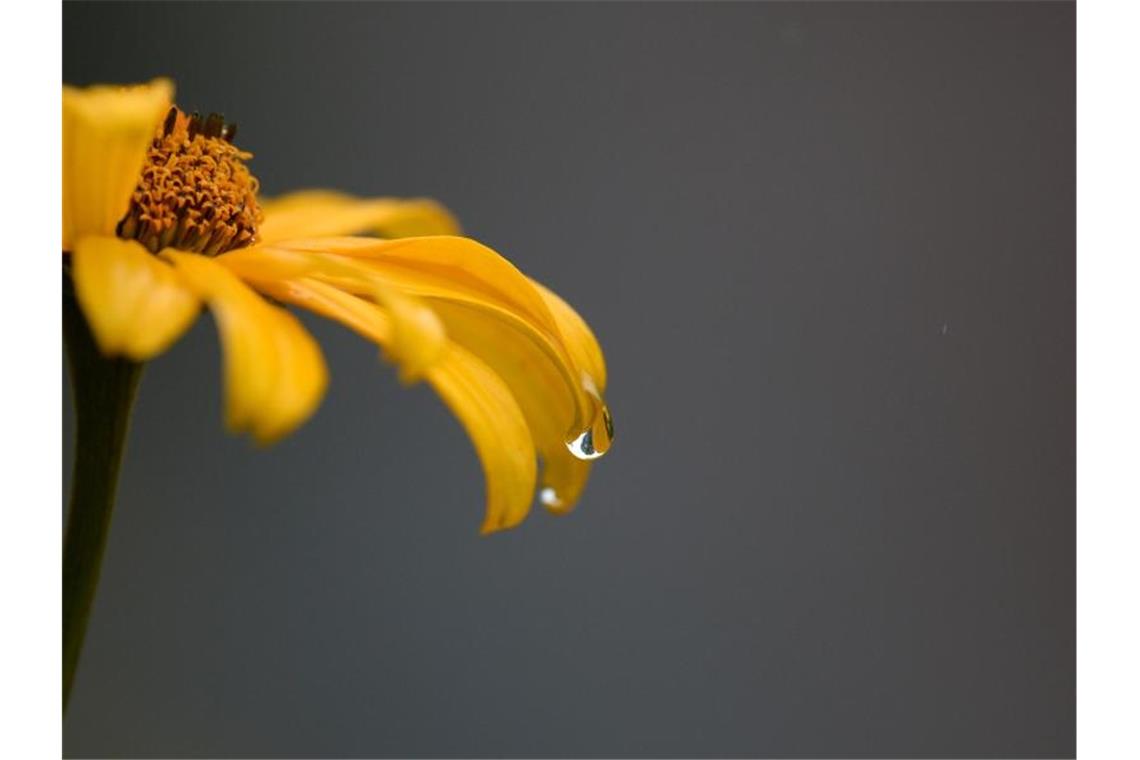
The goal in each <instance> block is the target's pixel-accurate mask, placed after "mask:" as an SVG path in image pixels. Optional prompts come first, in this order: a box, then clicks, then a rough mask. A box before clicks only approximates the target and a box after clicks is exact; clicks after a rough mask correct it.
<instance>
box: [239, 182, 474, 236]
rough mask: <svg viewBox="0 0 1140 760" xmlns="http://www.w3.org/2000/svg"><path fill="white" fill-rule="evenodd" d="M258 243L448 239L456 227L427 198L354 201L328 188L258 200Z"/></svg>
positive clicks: (442, 209) (457, 226) (456, 230)
mask: <svg viewBox="0 0 1140 760" xmlns="http://www.w3.org/2000/svg"><path fill="white" fill-rule="evenodd" d="M260 203H261V210H262V211H263V212H264V213H265V220H264V221H263V222H262V224H261V226H260V227H259V228H258V237H259V239H260V240H261V242H263V243H272V242H274V241H277V240H288V239H289V238H314V237H322V236H327V235H353V234H365V233H374V234H378V235H381V236H383V237H388V238H398V237H408V236H411V235H453V234H456V233H458V232H459V223H458V222H456V220H455V217H453V216H452V215H451V213H450V212H449V211H448V210H447V209H446V208H444V207H443V206H442V205H440V204H439V203H437V202H436V201H433V200H431V199H429V198H410V199H406V200H405V199H400V198H354V197H353V196H351V195H345V194H343V193H336V192H331V191H327V190H305V191H302V192H298V193H292V194H290V195H286V196H283V197H281V198H274V199H262V200H261V201H260Z"/></svg>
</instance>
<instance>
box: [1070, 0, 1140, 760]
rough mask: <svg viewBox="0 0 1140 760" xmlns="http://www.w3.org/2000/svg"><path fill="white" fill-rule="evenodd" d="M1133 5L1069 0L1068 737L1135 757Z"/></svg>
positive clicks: (1139, 535) (1137, 31)
mask: <svg viewBox="0 0 1140 760" xmlns="http://www.w3.org/2000/svg"><path fill="white" fill-rule="evenodd" d="M1138 46H1140V13H1138V12H1137V6H1136V4H1135V3H1130V2H1119V3H1116V2H1090V1H1089V0H1081V1H1080V2H1079V3H1078V5H1077V56H1078V66H1077V93H1078V94H1077V105H1078V117H1077V159H1078V163H1077V250H1078V251H1079V256H1078V264H1077V358H1078V364H1077V366H1078V370H1077V413H1078V414H1077V515H1078V518H1077V566H1078V572H1077V610H1078V625H1077V665H1078V669H1077V700H1078V701H1077V748H1078V753H1079V754H1080V756H1082V757H1091V758H1100V757H1104V758H1117V757H1140V743H1138V741H1137V736H1138V731H1140V728H1138V723H1137V722H1138V720H1140V700H1138V699H1137V696H1136V695H1137V689H1138V686H1140V657H1138V656H1137V651H1138V647H1140V592H1138V589H1137V586H1136V580H1137V578H1138V577H1140V573H1138V570H1137V568H1138V563H1137V555H1138V554H1140V519H1138V512H1140V493H1138V489H1137V475H1138V473H1140V456H1137V454H1138V448H1137V445H1136V441H1137V437H1138V436H1140V402H1138V394H1140V358H1138V353H1140V351H1138V349H1140V336H1138V335H1137V328H1140V277H1138V274H1140V266H1138V265H1137V257H1138V256H1140V240H1138V236H1137V233H1136V230H1137V224H1138V222H1140V193H1138V192H1137V186H1138V183H1140V147H1138V146H1140V81H1138V80H1140V78H1138V76H1137V72H1140V55H1138V53H1137V50H1138Z"/></svg>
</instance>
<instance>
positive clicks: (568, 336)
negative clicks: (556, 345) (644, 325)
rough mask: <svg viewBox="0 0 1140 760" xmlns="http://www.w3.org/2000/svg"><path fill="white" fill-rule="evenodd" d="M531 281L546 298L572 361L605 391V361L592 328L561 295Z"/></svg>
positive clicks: (599, 390)
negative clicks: (572, 358)
mask: <svg viewBox="0 0 1140 760" xmlns="http://www.w3.org/2000/svg"><path fill="white" fill-rule="evenodd" d="M530 282H531V284H532V285H534V287H535V289H536V290H538V292H539V295H541V296H542V299H543V300H544V301H546V305H547V307H548V308H549V309H550V313H551V315H553V317H554V321H555V322H557V323H558V329H559V330H560V331H561V333H562V338H563V340H564V341H565V343H566V348H567V350H568V351H569V352H570V355H571V356H573V357H574V361H576V362H577V363H578V366H580V367H581V368H582V369H584V370H585V371H586V372H587V373H588V374H589V375H590V377H591V378H592V379H593V381H594V385H595V386H596V388H597V390H598V392H599V393H603V392H605V390H606V360H605V357H604V356H603V355H602V348H601V346H599V345H598V339H597V338H596V337H594V331H593V330H591V329H590V326H589V325H588V324H586V320H584V319H582V317H581V316H580V315H579V314H578V312H576V311H574V308H573V307H572V306H570V304H568V303H566V302H565V301H564V300H562V297H561V296H559V295H558V294H557V293H555V292H554V291H552V290H550V289H548V288H547V287H546V286H545V285H543V284H542V283H540V282H537V281H535V280H531V281H530Z"/></svg>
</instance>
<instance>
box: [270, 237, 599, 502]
mask: <svg viewBox="0 0 1140 760" xmlns="http://www.w3.org/2000/svg"><path fill="white" fill-rule="evenodd" d="M279 246H280V247H282V248H286V249H294V250H302V251H310V252H316V251H325V252H332V253H334V254H335V255H337V256H339V257H342V258H346V259H356V260H359V261H360V262H362V263H364V264H367V265H368V266H370V267H371V268H372V270H373V271H374V272H375V273H376V274H377V276H379V277H381V278H382V279H383V280H384V281H385V282H388V283H389V284H390V285H391V287H393V288H397V289H399V290H401V291H403V292H406V293H409V294H412V295H415V296H418V297H420V298H421V299H424V300H426V301H427V302H428V303H429V304H430V306H431V308H432V309H433V310H434V311H435V312H436V313H437V314H438V315H439V316H440V317H441V318H442V320H443V322H444V325H445V327H446V329H447V334H448V337H449V338H450V339H451V340H453V341H455V342H456V343H458V344H459V345H461V346H463V347H464V348H465V349H467V350H468V351H470V352H471V353H473V354H475V355H476V356H478V357H479V358H480V359H481V360H482V361H484V362H486V363H487V364H488V365H489V366H491V367H492V368H493V369H494V370H495V372H496V373H497V374H498V375H500V376H501V377H502V378H503V379H504V380H505V381H506V383H507V385H508V386H509V387H510V389H511V392H512V393H513V395H514V396H515V398H516V399H517V401H518V403H519V406H520V407H521V408H522V410H523V412H524V414H525V415H526V419H527V422H528V424H529V426H530V429H531V433H532V436H533V437H534V440H535V442H536V444H537V446H538V449H539V451H540V453H541V454H542V457H543V459H544V461H549V462H552V463H553V464H552V465H551V466H549V467H548V468H547V472H546V473H545V474H544V481H549V482H547V483H546V484H547V485H549V486H551V487H556V488H557V491H558V493H559V499H558V504H557V505H553V504H552V505H551V506H553V507H554V508H555V509H556V511H566V510H568V509H569V508H570V507H571V506H572V505H573V503H574V501H575V500H576V499H577V496H578V495H579V494H580V492H581V488H582V485H584V483H585V477H586V474H588V472H589V468H588V466H583V467H576V466H572V465H570V464H562V463H561V459H562V458H563V457H564V456H565V455H567V454H568V447H569V448H571V449H573V451H574V452H575V453H576V455H577V457H578V458H581V459H592V458H595V457H597V456H601V455H602V454H604V453H605V452H606V451H607V450H608V448H609V446H610V443H611V441H612V438H613V422H612V419H611V417H610V415H609V411H608V409H607V408H606V406H605V404H604V402H603V401H602V399H601V394H602V388H603V387H604V383H605V362H604V360H603V358H602V354H601V349H600V348H599V347H598V345H597V340H596V339H595V338H594V336H593V334H592V332H590V330H589V328H588V327H586V326H585V323H584V322H583V321H582V320H581V317H579V316H578V315H577V314H576V313H575V312H574V311H573V310H572V309H571V308H570V307H569V306H568V305H566V304H565V303H564V302H563V301H561V299H558V298H557V297H556V296H554V295H553V294H551V293H549V291H545V290H544V289H542V288H539V287H537V286H536V284H535V283H534V282H533V281H531V280H529V279H528V278H527V277H525V276H524V275H523V274H522V273H521V272H519V271H518V270H517V269H516V268H515V267H514V266H513V265H511V264H510V263H509V262H507V261H506V260H505V259H503V258H502V257H500V256H498V254H496V253H494V252H493V251H491V250H490V249H488V248H486V247H484V246H481V245H479V244H478V243H475V242H474V241H469V240H464V239H461V238H448V237H432V238H413V239H406V240H398V241H376V240H368V239H360V238H340V239H332V240H312V241H298V240H291V241H286V242H283V243H280V244H279ZM326 255H328V253H326ZM317 276H319V277H322V279H324V280H325V281H327V282H329V283H330V284H333V285H335V286H337V287H339V288H342V289H347V290H350V291H352V292H356V293H360V294H366V292H365V291H364V290H362V289H361V288H360V287H359V285H358V284H357V283H355V282H353V281H352V279H351V278H343V277H325V276H324V275H319V274H318V275H317ZM556 315H557V316H556ZM595 376H597V377H595ZM564 473H565V475H564Z"/></svg>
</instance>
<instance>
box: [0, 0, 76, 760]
mask: <svg viewBox="0 0 1140 760" xmlns="http://www.w3.org/2000/svg"><path fill="white" fill-rule="evenodd" d="M0 26H2V28H3V29H4V30H5V34H4V45H2V46H0V71H2V72H3V77H4V86H3V90H0V92H2V93H3V98H4V108H3V113H4V118H3V119H0V130H2V133H0V134H2V140H3V142H2V143H0V144H2V145H3V146H4V151H3V155H4V161H3V168H2V169H0V176H2V180H0V208H3V209H4V212H3V213H4V215H3V223H4V235H3V238H2V240H3V243H2V248H3V250H0V288H2V290H0V325H3V330H4V342H3V352H4V353H3V365H2V366H3V372H0V378H2V380H0V382H2V386H0V403H2V404H3V407H4V416H3V425H2V426H0V431H2V432H0V509H2V510H3V515H4V518H5V519H4V530H3V532H2V534H0V579H2V581H0V582H2V583H3V589H2V592H0V593H3V596H2V597H0V598H2V599H3V601H4V623H3V626H0V653H2V657H3V665H2V666H0V667H2V670H0V672H3V674H4V678H3V684H4V685H3V691H2V692H0V694H2V697H0V698H2V700H3V702H2V704H0V715H3V716H4V721H3V725H4V729H3V734H2V739H0V747H2V749H0V756H3V757H20V758H38V757H60V756H61V755H62V751H63V740H62V731H61V728H60V726H61V723H60V716H61V713H62V710H61V703H60V679H61V666H60V659H61V657H60V652H61V634H60V618H61V613H60V593H61V592H60V561H61V552H62V549H61V545H60V544H61V537H62V522H61V518H62V491H63V483H62V477H61V472H60V468H61V465H62V441H61V438H62V436H61V426H62V414H63V412H62V409H61V398H62V396H61V393H62V390H63V383H62V379H63V375H62V373H63V355H62V346H63V339H62V337H61V333H60V327H61V325H60V322H61V318H60V282H61V281H60V271H59V255H60V254H59V250H58V249H59V236H60V226H59V219H60V130H61V123H60V98H59V86H60V77H61V55H60V53H61V39H60V37H61V29H62V14H61V6H60V4H59V3H36V4H22V3H9V4H6V5H5V6H4V7H3V8H2V9H0Z"/></svg>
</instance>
